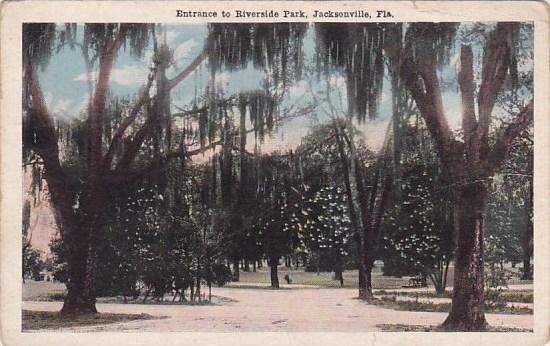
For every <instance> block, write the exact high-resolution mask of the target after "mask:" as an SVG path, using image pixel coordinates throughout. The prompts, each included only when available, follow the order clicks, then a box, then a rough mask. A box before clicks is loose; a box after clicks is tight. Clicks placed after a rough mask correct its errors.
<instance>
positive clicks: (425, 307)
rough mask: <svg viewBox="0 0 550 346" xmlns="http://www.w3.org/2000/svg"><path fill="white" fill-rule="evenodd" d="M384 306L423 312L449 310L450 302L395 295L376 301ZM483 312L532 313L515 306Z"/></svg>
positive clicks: (491, 307) (489, 307)
mask: <svg viewBox="0 0 550 346" xmlns="http://www.w3.org/2000/svg"><path fill="white" fill-rule="evenodd" d="M376 303H377V304H379V305H381V306H382V307H384V308H388V309H393V310H403V311H424V312H449V311H451V303H432V302H418V301H408V300H396V299H395V297H382V298H381V299H378V300H377V301H376ZM485 312H487V313H493V314H512V315H532V314H533V309H531V308H527V307H516V306H503V307H501V306H498V307H497V306H491V305H487V306H485Z"/></svg>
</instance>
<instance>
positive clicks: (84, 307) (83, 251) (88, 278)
mask: <svg viewBox="0 0 550 346" xmlns="http://www.w3.org/2000/svg"><path fill="white" fill-rule="evenodd" d="M73 232H74V233H79V234H75V235H73V236H74V237H76V238H77V239H75V240H73V241H72V244H71V245H69V246H70V247H71V250H70V252H69V258H68V266H69V273H68V281H67V284H66V286H67V291H68V293H67V296H66V297H65V301H64V303H63V307H62V309H61V313H62V314H67V315H76V314H90V313H96V312H97V309H96V307H95V302H96V299H95V290H94V288H95V287H94V285H95V260H96V259H95V249H93V248H92V246H91V244H90V242H89V240H88V239H86V238H88V233H89V230H87V229H85V228H84V229H81V230H78V231H73Z"/></svg>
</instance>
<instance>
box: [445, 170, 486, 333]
mask: <svg viewBox="0 0 550 346" xmlns="http://www.w3.org/2000/svg"><path fill="white" fill-rule="evenodd" d="M486 194H487V192H486V188H485V186H484V184H483V182H476V181H470V182H467V183H465V184H464V185H462V186H460V187H455V188H454V191H453V204H454V213H453V214H454V215H453V223H454V227H455V230H456V237H457V247H456V253H455V272H454V283H453V299H452V307H451V312H450V314H449V316H448V317H447V319H446V320H445V322H444V323H443V327H444V328H445V329H449V330H454V331H472V330H476V331H481V330H484V329H486V327H487V321H486V320H485V311H484V310H485V306H484V305H485V304H484V299H485V296H484V275H483V210H484V204H485V197H486Z"/></svg>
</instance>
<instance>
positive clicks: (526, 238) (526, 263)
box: [521, 161, 533, 280]
mask: <svg viewBox="0 0 550 346" xmlns="http://www.w3.org/2000/svg"><path fill="white" fill-rule="evenodd" d="M529 166H530V170H531V172H532V171H533V170H532V161H530V165H529ZM532 211H533V180H530V181H529V194H528V197H527V200H526V203H525V213H526V214H527V227H525V230H524V231H523V233H522V235H521V252H522V257H523V269H522V276H521V279H522V280H533V271H532V270H531V255H532V254H533V219H532V217H531V213H532Z"/></svg>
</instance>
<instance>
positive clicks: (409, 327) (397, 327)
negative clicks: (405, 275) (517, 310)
mask: <svg viewBox="0 0 550 346" xmlns="http://www.w3.org/2000/svg"><path fill="white" fill-rule="evenodd" d="M376 326H377V327H378V328H380V329H382V331H383V332H444V330H442V329H441V328H440V327H439V326H420V325H414V324H377V325H376ZM487 331H488V332H502V333H507V332H519V333H527V332H528V333H531V332H533V330H532V329H523V328H508V327H491V326H489V327H488V328H487Z"/></svg>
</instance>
